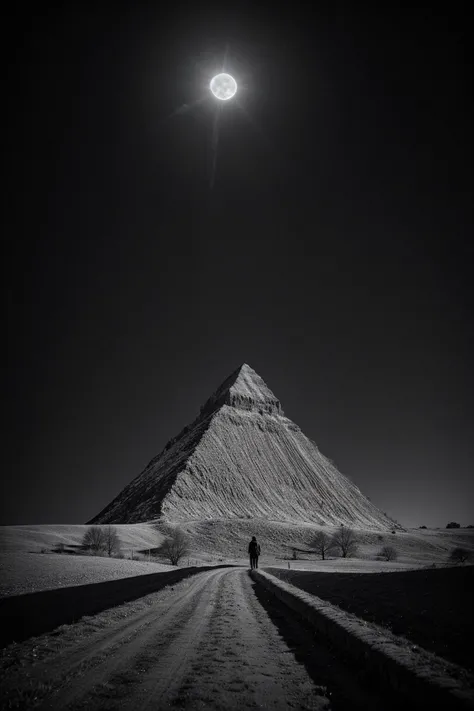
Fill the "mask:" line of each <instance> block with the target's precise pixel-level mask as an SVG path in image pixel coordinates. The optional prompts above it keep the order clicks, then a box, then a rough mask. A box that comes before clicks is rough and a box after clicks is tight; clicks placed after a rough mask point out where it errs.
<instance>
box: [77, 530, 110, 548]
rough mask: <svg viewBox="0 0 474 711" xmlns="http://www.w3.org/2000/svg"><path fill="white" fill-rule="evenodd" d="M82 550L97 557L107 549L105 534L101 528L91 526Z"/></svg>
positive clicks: (83, 539)
mask: <svg viewBox="0 0 474 711" xmlns="http://www.w3.org/2000/svg"><path fill="white" fill-rule="evenodd" d="M81 545H82V548H83V549H84V550H87V551H92V552H93V553H94V554H95V555H98V554H99V553H101V552H103V551H104V550H105V549H106V541H105V533H104V530H103V529H102V528H101V527H100V526H90V527H89V528H88V529H87V531H86V532H85V533H84V536H83V538H82V544H81Z"/></svg>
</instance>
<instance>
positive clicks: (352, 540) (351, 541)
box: [332, 526, 357, 558]
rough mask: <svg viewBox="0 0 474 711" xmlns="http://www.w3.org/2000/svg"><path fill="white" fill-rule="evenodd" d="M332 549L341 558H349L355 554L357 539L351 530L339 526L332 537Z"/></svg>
mask: <svg viewBox="0 0 474 711" xmlns="http://www.w3.org/2000/svg"><path fill="white" fill-rule="evenodd" d="M332 545H333V548H335V549H337V550H338V551H339V553H340V555H341V557H342V558H350V557H351V556H353V555H355V554H356V553H357V537H356V534H355V533H354V531H353V530H352V528H345V527H344V526H341V527H340V529H339V530H338V531H336V533H335V534H334V535H333V537H332Z"/></svg>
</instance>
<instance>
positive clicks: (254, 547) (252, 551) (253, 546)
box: [249, 536, 260, 570]
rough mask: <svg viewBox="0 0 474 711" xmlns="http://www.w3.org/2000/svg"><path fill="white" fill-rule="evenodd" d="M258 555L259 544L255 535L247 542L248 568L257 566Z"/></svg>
mask: <svg viewBox="0 0 474 711" xmlns="http://www.w3.org/2000/svg"><path fill="white" fill-rule="evenodd" d="M259 555H260V546H259V545H258V543H257V539H256V538H255V536H252V540H251V541H250V543H249V556H250V569H251V570H253V569H254V568H258V556H259Z"/></svg>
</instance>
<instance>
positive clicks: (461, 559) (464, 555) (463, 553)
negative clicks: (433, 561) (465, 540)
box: [449, 548, 471, 563]
mask: <svg viewBox="0 0 474 711" xmlns="http://www.w3.org/2000/svg"><path fill="white" fill-rule="evenodd" d="M470 557H471V554H470V552H469V551H468V550H466V548H453V550H452V551H451V553H450V554H449V560H450V561H451V563H465V562H466V561H467V560H469V559H470Z"/></svg>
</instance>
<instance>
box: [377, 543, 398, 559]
mask: <svg viewBox="0 0 474 711" xmlns="http://www.w3.org/2000/svg"><path fill="white" fill-rule="evenodd" d="M379 556H381V557H382V558H384V560H387V561H391V560H396V559H397V557H398V553H397V551H396V550H395V548H394V547H393V546H384V547H383V548H382V550H381V551H380V553H379Z"/></svg>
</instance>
